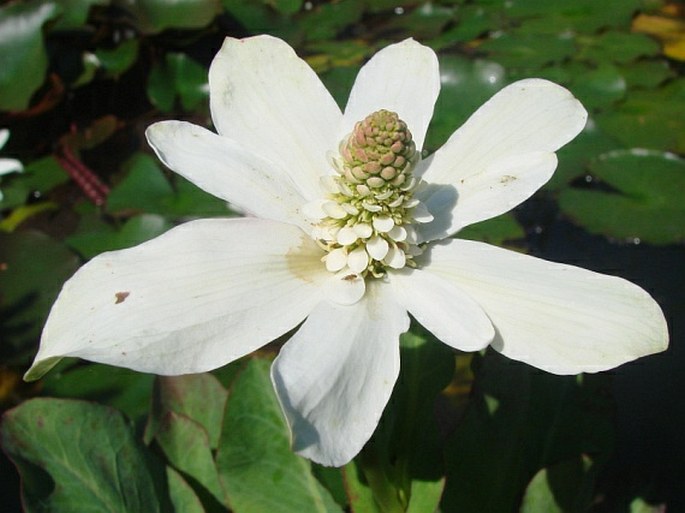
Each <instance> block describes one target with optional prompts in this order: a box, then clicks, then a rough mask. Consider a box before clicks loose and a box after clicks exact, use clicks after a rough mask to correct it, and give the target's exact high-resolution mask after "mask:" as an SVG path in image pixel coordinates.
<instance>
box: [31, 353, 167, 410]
mask: <svg viewBox="0 0 685 513" xmlns="http://www.w3.org/2000/svg"><path fill="white" fill-rule="evenodd" d="M67 360H70V359H67ZM75 363H76V362H74V361H73V360H70V361H68V362H65V361H63V363H62V364H60V365H59V366H58V367H56V368H55V369H53V370H52V371H51V372H50V373H49V374H47V375H46V376H45V377H44V378H43V381H42V385H43V393H44V394H45V395H49V396H51V397H59V398H65V399H66V398H73V399H87V400H93V401H95V400H97V401H99V402H101V403H105V404H107V405H108V406H111V407H113V408H116V409H117V410H120V411H121V412H123V413H124V414H126V415H127V416H128V417H129V418H131V419H139V418H142V417H143V416H144V415H145V414H146V413H147V411H148V410H149V408H150V399H151V396H152V383H153V379H154V378H153V376H151V375H150V374H143V373H141V372H135V371H132V370H129V369H124V368H121V367H112V366H110V365H103V364H99V363H84V362H78V363H76V364H75Z"/></svg>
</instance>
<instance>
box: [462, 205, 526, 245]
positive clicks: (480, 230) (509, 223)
mask: <svg viewBox="0 0 685 513" xmlns="http://www.w3.org/2000/svg"><path fill="white" fill-rule="evenodd" d="M525 235H526V233H525V232H524V231H523V227H522V226H521V225H520V224H519V222H518V221H517V220H516V218H515V217H514V216H513V215H512V214H511V213H507V214H503V215H501V216H497V217H495V218H493V219H488V220H487V221H481V222H480V223H476V224H472V225H470V226H467V227H466V228H464V229H463V230H461V231H460V232H459V233H458V234H457V237H458V238H460V239H471V240H479V241H483V242H488V243H490V244H495V245H497V246H501V245H502V244H504V243H505V242H507V241H512V240H516V239H522V238H523V237H525Z"/></svg>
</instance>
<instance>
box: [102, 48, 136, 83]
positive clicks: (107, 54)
mask: <svg viewBox="0 0 685 513" xmlns="http://www.w3.org/2000/svg"><path fill="white" fill-rule="evenodd" d="M138 47H139V44H138V40H137V39H128V40H126V41H124V42H123V43H121V44H120V45H119V46H117V47H115V48H112V49H105V48H98V49H97V50H95V55H96V56H97V59H98V61H99V63H100V66H102V67H103V68H104V69H105V70H106V71H107V73H108V74H110V75H113V76H115V77H116V76H119V75H121V74H122V73H124V72H125V71H127V70H128V69H129V68H130V67H131V66H133V64H134V63H135V62H136V59H137V58H138Z"/></svg>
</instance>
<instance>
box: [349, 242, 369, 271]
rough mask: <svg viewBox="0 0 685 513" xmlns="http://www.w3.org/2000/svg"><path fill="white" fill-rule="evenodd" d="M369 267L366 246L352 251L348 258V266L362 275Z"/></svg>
mask: <svg viewBox="0 0 685 513" xmlns="http://www.w3.org/2000/svg"><path fill="white" fill-rule="evenodd" d="M367 265H369V255H368V253H367V252H366V250H365V249H364V246H359V247H358V248H356V249H354V250H352V251H351V252H350V254H349V255H348V256H347V266H348V267H349V268H350V269H351V270H352V271H353V272H355V273H360V272H362V271H363V270H364V269H366V266H367Z"/></svg>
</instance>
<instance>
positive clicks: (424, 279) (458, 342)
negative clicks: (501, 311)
mask: <svg viewBox="0 0 685 513" xmlns="http://www.w3.org/2000/svg"><path fill="white" fill-rule="evenodd" d="M388 278H389V281H390V283H391V285H392V287H393V290H394V292H395V297H396V299H397V301H398V302H399V303H400V304H401V305H402V306H404V307H405V308H406V309H407V310H409V313H410V314H412V315H413V316H414V318H415V319H416V320H417V321H419V322H420V323H421V324H422V325H423V326H424V327H425V328H427V329H428V330H429V331H430V332H431V333H433V335H435V336H436V337H438V338H439V339H440V340H442V341H443V342H444V343H445V344H448V345H450V346H452V347H454V348H456V349H461V350H462V351H479V350H480V349H483V348H484V347H485V346H487V345H488V344H489V343H490V342H492V339H493V338H494V337H495V329H494V328H493V326H492V323H491V322H490V319H488V316H487V315H486V314H485V312H484V311H483V309H482V308H481V307H480V306H479V305H478V303H476V302H475V301H474V300H473V299H472V298H471V297H469V296H468V295H467V294H465V293H464V291H462V290H461V289H460V288H459V287H456V286H455V285H454V284H453V283H452V282H450V281H448V280H445V279H443V278H441V277H439V276H436V275H434V274H431V273H429V272H424V271H421V270H418V269H412V270H406V271H400V272H390V273H388Z"/></svg>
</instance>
